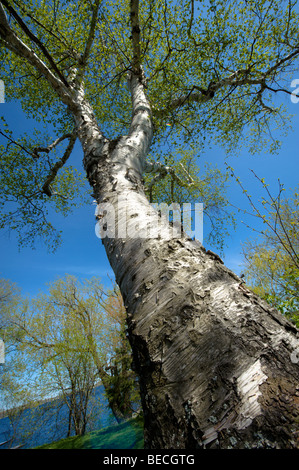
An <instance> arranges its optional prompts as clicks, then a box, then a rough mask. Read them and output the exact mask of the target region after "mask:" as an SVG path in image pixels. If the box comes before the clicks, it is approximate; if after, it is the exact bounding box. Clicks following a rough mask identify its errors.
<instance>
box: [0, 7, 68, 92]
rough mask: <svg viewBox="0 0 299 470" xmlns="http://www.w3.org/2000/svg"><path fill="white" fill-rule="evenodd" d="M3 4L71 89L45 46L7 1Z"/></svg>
mask: <svg viewBox="0 0 299 470" xmlns="http://www.w3.org/2000/svg"><path fill="white" fill-rule="evenodd" d="M1 3H3V5H5V7H6V8H7V10H8V11H9V13H11V14H12V16H13V17H14V18H15V20H16V21H17V22H18V23H19V25H20V26H21V28H22V30H23V31H24V33H25V34H26V35H27V36H28V37H29V38H30V39H31V40H32V41H33V42H34V43H35V44H36V45H37V46H38V47H39V48H40V50H41V51H42V52H43V54H44V56H45V57H46V58H47V59H48V61H49V64H50V65H51V67H52V69H53V70H54V71H55V72H56V74H57V75H58V77H59V78H60V80H61V81H62V82H63V83H64V85H65V86H66V87H69V84H68V82H67V81H66V79H65V77H64V76H63V74H62V73H61V72H60V70H59V69H58V67H57V65H56V64H55V62H54V60H53V58H52V56H51V55H50V53H49V52H48V51H47V49H46V48H45V46H44V45H43V43H42V42H41V41H40V40H39V39H38V38H37V37H36V36H35V35H34V34H33V33H32V32H31V31H30V29H29V28H28V26H27V25H26V24H25V23H24V21H23V20H22V18H21V17H20V16H19V15H18V13H17V12H16V10H15V9H14V8H13V7H12V6H11V5H9V3H8V2H7V1H6V0H2V1H1Z"/></svg>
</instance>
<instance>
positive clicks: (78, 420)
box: [2, 276, 136, 434]
mask: <svg viewBox="0 0 299 470" xmlns="http://www.w3.org/2000/svg"><path fill="white" fill-rule="evenodd" d="M112 295H113V292H112V291H111V292H110V293H109V292H105V291H104V290H103V287H102V286H101V285H100V283H99V279H96V278H94V279H91V280H86V281H83V282H79V281H78V280H77V279H76V278H74V277H73V276H66V277H65V278H64V279H58V280H57V281H55V282H53V283H52V284H51V285H50V286H49V294H47V295H46V294H40V295H38V296H37V297H36V298H34V299H29V300H28V299H25V300H23V301H22V302H20V303H19V305H16V306H15V308H14V309H10V313H9V315H8V317H7V323H8V327H7V341H8V342H9V343H11V344H14V345H15V347H14V350H13V351H12V352H11V354H10V356H9V357H8V361H7V367H6V372H5V374H4V377H3V381H2V385H3V388H2V396H3V397H5V396H6V397H7V399H8V397H11V398H12V397H13V400H14V407H16V406H17V405H18V406H19V405H20V404H22V403H25V404H26V405H27V407H28V403H29V400H30V402H31V403H34V402H37V401H38V402H39V401H40V400H43V399H45V398H48V397H55V396H58V395H59V396H60V397H61V399H62V400H63V402H64V403H65V404H66V405H67V407H68V409H69V434H70V433H71V432H72V431H74V432H75V433H76V434H84V432H85V429H86V425H87V423H88V421H89V420H90V419H91V418H92V416H91V415H90V413H91V412H92V407H89V408H88V405H89V403H90V400H91V399H92V395H93V390H94V388H95V386H96V385H98V384H99V381H100V380H101V381H102V383H103V385H104V387H105V390H106V391H107V392H109V394H108V399H109V398H111V400H110V401H109V403H110V405H111V406H112V411H113V412H114V413H115V411H117V412H118V414H117V417H118V415H122V413H123V412H124V411H126V416H128V415H131V414H132V406H131V402H130V400H131V399H133V398H134V399H135V398H136V392H135V394H133V391H135V390H136V384H135V382H134V379H133V378H132V373H131V372H130V369H126V371H121V374H120V377H119V380H118V385H119V387H120V388H122V390H123V391H122V393H121V396H119V395H117V396H116V394H117V393H118V391H119V390H118V388H119V387H118V388H115V387H114V388H113V387H112V386H110V385H111V381H112V378H113V374H109V373H108V372H107V371H106V370H105V369H107V368H108V369H109V366H112V365H113V364H114V363H117V362H118V361H125V364H126V366H128V360H129V357H130V350H129V349H128V345H127V344H126V342H128V341H127V339H126V340H125V339H124V337H123V336H121V330H122V334H123V331H124V321H125V315H124V307H123V306H122V304H121V298H120V296H118V298H117V301H118V303H117V302H115V298H116V297H115V296H114V298H113V299H112ZM121 307H122V310H121ZM118 308H119V310H117V309H118ZM119 352H121V353H122V356H121V357H120V358H119ZM129 377H130V380H131V381H129ZM124 380H125V386H124V385H123V382H124ZM132 381H133V382H132ZM133 386H134V390H133V391H131V390H130V387H133ZM126 392H130V393H129V394H128V396H126V399H127V402H126V406H127V408H128V407H129V410H130V412H131V413H129V410H128V409H127V408H126V409H125V410H124V404H123V398H124V393H126ZM129 405H130V406H129ZM88 409H90V410H91V411H90V412H87V410H88Z"/></svg>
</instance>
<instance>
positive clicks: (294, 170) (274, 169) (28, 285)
mask: <svg viewBox="0 0 299 470" xmlns="http://www.w3.org/2000/svg"><path fill="white" fill-rule="evenodd" d="M283 101H284V103H285V104H286V105H287V106H288V109H289V111H290V112H291V113H292V114H294V115H295V116H294V118H293V131H292V132H290V133H289V134H288V136H287V137H285V138H283V143H282V146H281V150H280V152H279V153H278V154H277V155H269V154H267V152H265V151H264V150H262V151H258V152H257V153H256V154H255V155H249V154H248V153H247V152H246V151H241V152H240V154H239V156H230V157H229V158H226V156H225V152H224V151H223V150H222V149H221V148H219V147H213V148H212V149H210V150H209V151H206V153H205V154H204V156H203V157H202V158H204V159H206V160H207V161H210V162H212V163H216V164H217V165H218V167H219V168H223V169H224V168H225V165H224V160H225V158H226V160H227V162H228V163H229V164H230V165H231V166H232V167H233V168H234V170H235V173H236V175H237V176H239V177H240V179H241V181H242V182H243V184H244V186H245V187H246V189H248V192H249V193H250V194H251V195H252V196H253V197H254V198H255V199H258V198H260V197H261V196H262V195H264V196H265V194H264V193H263V192H262V188H261V186H260V184H259V183H258V182H257V181H256V179H255V178H254V176H253V175H252V173H251V171H250V170H251V169H252V170H254V171H255V173H256V174H257V175H258V176H259V177H264V178H265V179H266V182H267V183H268V184H269V185H270V186H269V188H270V191H271V192H272V194H277V190H278V183H277V180H278V178H279V179H280V181H281V182H282V183H283V184H284V186H285V188H286V190H287V191H286V194H289V191H290V190H292V189H294V188H295V187H296V186H297V185H298V183H299V182H298V173H299V172H298V170H299V164H298V153H299V139H298V129H299V103H297V104H295V103H292V102H291V100H290V97H289V96H285V97H284V98H283ZM0 115H3V116H4V117H5V118H6V120H7V122H8V124H10V125H11V126H13V127H14V128H15V129H16V130H17V132H18V133H22V131H28V129H30V128H32V123H30V122H28V121H27V120H26V118H25V117H24V115H23V114H22V111H21V108H20V106H19V104H18V103H1V104H0ZM72 158H73V162H75V163H76V164H77V165H80V162H81V159H82V154H81V149H80V146H79V145H77V146H76V148H75V152H74V155H73V157H72ZM228 197H229V200H230V202H231V203H232V204H234V205H235V206H237V207H240V208H243V209H246V208H248V204H247V200H246V197H245V196H244V195H243V194H242V191H241V189H240V188H239V187H238V185H237V183H236V182H235V181H234V180H232V181H231V182H230V186H229V190H228ZM186 202H188V201H186ZM94 212H95V206H94V205H92V198H91V204H90V205H89V206H84V207H78V208H76V207H75V208H74V211H73V213H72V214H71V215H70V216H68V217H67V218H62V217H61V216H57V215H56V217H55V219H52V220H53V222H54V225H55V226H56V227H57V228H59V229H61V230H63V244H62V246H61V247H60V248H58V250H57V251H56V252H55V253H54V254H53V253H48V252H47V249H46V247H45V246H44V245H43V244H42V243H38V244H37V245H36V249H35V250H32V249H30V248H23V249H21V251H19V249H18V245H17V239H16V236H15V235H14V234H13V233H10V234H8V233H7V232H6V231H5V230H4V231H2V232H0V277H4V278H7V279H10V280H11V281H13V282H16V283H17V284H18V285H19V287H20V288H21V289H22V293H23V294H24V295H27V294H29V295H31V296H34V295H36V294H37V293H38V292H39V291H41V290H42V291H45V290H47V286H46V284H47V283H50V282H52V281H54V280H56V279H57V278H58V277H61V276H64V275H65V274H72V275H74V276H77V277H79V278H90V277H91V276H99V277H101V278H102V280H103V282H104V283H106V284H107V285H110V281H109V279H108V277H107V275H109V276H110V277H112V278H113V272H112V270H111V267H110V265H109V262H108V260H107V257H106V254H105V251H104V248H103V246H102V243H101V241H100V240H99V239H98V238H97V237H96V235H95V218H94ZM237 218H238V223H237V227H236V230H235V231H233V232H232V233H231V236H230V237H229V238H228V239H227V240H226V243H227V248H226V249H225V258H224V260H225V264H226V265H227V266H228V267H229V268H231V269H232V270H233V271H235V272H237V273H240V272H241V271H242V267H241V266H240V265H241V263H242V255H241V243H242V242H244V241H245V240H246V239H247V238H249V237H253V236H254V237H255V236H256V235H255V234H254V233H252V232H251V231H250V230H249V229H248V228H246V227H245V225H244V224H243V223H242V220H244V221H245V220H246V222H247V223H248V224H249V225H253V226H254V225H255V224H256V220H255V219H253V218H248V217H247V218H246V219H245V216H244V215H243V214H242V213H240V214H238V213H237ZM204 234H205V225H204ZM206 248H211V249H212V250H213V247H209V246H206ZM213 251H216V250H215V249H214V250H213Z"/></svg>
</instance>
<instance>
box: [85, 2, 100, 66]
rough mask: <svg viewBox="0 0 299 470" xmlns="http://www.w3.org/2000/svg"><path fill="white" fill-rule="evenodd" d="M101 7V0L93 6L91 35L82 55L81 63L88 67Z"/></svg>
mask: <svg viewBox="0 0 299 470" xmlns="http://www.w3.org/2000/svg"><path fill="white" fill-rule="evenodd" d="M99 6H100V0H96V2H95V4H94V6H93V13H92V18H91V21H90V28H89V34H88V38H87V41H86V44H85V50H84V52H83V55H82V60H81V63H82V65H83V66H86V64H87V60H88V57H89V54H90V51H91V47H92V44H93V41H94V36H95V30H96V24H97V17H98V11H99Z"/></svg>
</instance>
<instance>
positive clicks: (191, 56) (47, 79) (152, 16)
mask: <svg viewBox="0 0 299 470" xmlns="http://www.w3.org/2000/svg"><path fill="white" fill-rule="evenodd" d="M1 4H2V7H1V18H0V26H1V27H0V32H1V34H0V36H1V38H0V39H1V46H2V47H1V65H0V75H1V78H2V80H3V81H4V83H5V91H6V99H7V100H18V101H19V102H20V103H21V104H22V108H23V110H24V112H25V113H26V114H27V116H29V117H31V118H32V117H33V118H34V119H35V120H36V122H37V123H43V124H46V125H47V126H48V129H47V131H41V128H39V129H38V130H36V133H35V135H34V136H33V135H31V136H25V135H23V136H21V137H16V136H14V135H13V134H12V133H11V132H12V131H11V130H9V129H7V128H6V127H5V126H3V129H2V130H1V135H2V137H3V145H2V154H1V181H0V187H1V194H2V196H1V205H2V209H3V211H2V212H3V215H2V219H1V227H10V228H12V229H16V230H17V231H18V232H19V234H20V239H21V241H22V242H23V243H28V244H32V240H33V239H34V237H35V236H37V235H41V236H42V238H43V239H44V240H48V243H49V244H50V245H51V246H53V247H55V246H56V245H57V243H58V242H59V233H57V232H56V231H55V229H54V227H53V226H52V224H51V222H50V221H49V220H48V217H47V210H48V207H51V206H52V207H53V208H54V209H55V210H57V211H60V212H61V211H62V213H67V212H68V211H70V210H71V207H72V202H73V201H74V198H76V197H77V196H78V195H80V194H82V188H83V184H84V183H83V180H84V179H83V177H82V175H80V174H78V171H77V170H76V169H75V168H74V166H73V165H72V163H71V159H70V157H71V154H72V151H73V149H74V145H75V141H76V132H75V128H74V122H73V118H72V108H73V107H74V106H75V105H74V97H75V96H76V93H78V89H79V88H78V86H79V84H82V83H84V93H85V98H86V99H87V100H88V101H89V103H90V105H91V107H92V110H93V113H94V115H95V118H96V120H97V123H98V125H99V127H100V129H101V132H102V133H103V134H104V135H105V136H106V137H108V138H109V139H112V142H115V141H116V139H118V138H119V136H120V135H123V134H126V133H127V132H128V127H129V124H130V120H131V104H130V96H129V93H128V89H127V73H128V72H129V71H130V70H134V71H135V72H138V73H141V72H140V71H141V70H142V74H144V76H145V78H146V80H145V85H146V93H147V96H148V99H149V102H150V105H151V111H152V117H153V123H154V136H153V142H152V146H151V149H150V155H149V156H148V158H149V161H152V162H153V161H154V162H160V163H161V164H162V165H163V166H164V168H165V166H168V167H171V168H172V169H173V171H172V175H174V173H175V174H176V177H175V178H173V179H172V182H170V183H165V182H164V185H163V186H161V181H160V190H159V188H158V189H156V190H155V191H154V193H153V194H152V195H153V196H154V197H159V191H160V195H161V188H163V191H162V193H163V194H165V188H166V192H167V191H168V190H167V184H170V193H171V191H172V195H173V187H175V188H180V191H181V192H183V193H184V190H185V191H186V190H187V193H188V197H190V191H191V190H192V194H191V196H192V197H193V198H194V197H195V196H197V195H198V194H199V195H201V196H203V197H204V198H205V199H206V200H208V201H209V200H211V198H212V204H211V205H209V204H208V205H207V207H209V211H208V215H209V216H210V217H214V220H215V226H217V225H218V227H219V230H218V241H219V233H220V232H221V230H222V231H223V228H224V226H225V223H224V219H225V217H226V219H227V214H226V213H224V214H222V216H219V209H220V210H223V209H225V208H226V206H227V200H226V198H225V195H224V194H223V195H222V197H221V198H220V197H219V194H217V191H216V190H215V189H214V190H212V191H211V187H212V188H215V187H216V185H217V183H220V186H223V181H224V180H225V175H224V176H223V177H222V180H221V178H220V175H219V174H218V176H217V169H212V170H209V169H208V170H207V171H204V170H203V168H201V173H200V176H198V175H197V178H196V179H195V178H194V174H195V173H194V170H193V171H191V172H190V173H189V174H188V171H189V169H190V165H189V167H188V162H191V163H192V165H194V164H198V159H197V157H198V156H199V155H200V154H201V153H202V152H204V149H205V148H206V147H207V146H208V145H209V142H212V141H213V142H217V143H220V144H221V145H223V146H224V147H225V148H226V149H227V150H228V151H233V152H235V151H236V147H237V146H238V145H247V146H248V148H249V150H250V151H252V152H254V151H256V149H257V148H261V145H268V148H269V149H270V151H275V150H276V149H277V148H278V145H279V140H278V137H279V136H278V134H277V133H273V134H272V129H273V128H277V127H278V128H279V127H280V128H281V129H283V131H285V129H286V127H287V121H286V119H285V111H284V109H283V106H282V105H281V104H280V105H278V104H277V96H278V95H280V94H282V93H285V94H291V93H292V92H293V90H290V84H291V80H292V78H293V74H294V71H295V70H297V68H296V67H298V64H297V62H296V59H297V57H298V54H299V47H298V40H299V33H298V5H297V2H296V1H283V2H281V1H278V0H276V1H274V0H271V1H268V0H267V1H266V0H255V1H253V0H250V1H249V0H248V1H244V2H237V3H236V2H233V1H228V0H218V1H216V0H206V1H195V0H190V1H188V2H186V1H182V0H175V1H167V0H157V1H142V2H139V1H137V0H131V1H130V2H129V1H127V0H122V1H121V2H118V1H117V2H116V1H113V0H112V1H106V2H100V1H99V0H95V1H93V2H90V1H83V2H80V3H78V2H73V1H68V0H66V1H60V2H53V1H51V0H49V1H42V2H40V1H26V2H19V1H13V0H11V1H2V2H1ZM76 90H77V91H76ZM244 136H246V139H245V138H244ZM257 143H258V145H257ZM112 145H113V143H112ZM178 150H179V151H178ZM174 162H180V163H181V165H182V166H183V170H181V167H180V168H175V166H176V165H177V163H176V164H175V163H174ZM212 172H214V173H212ZM160 175H161V172H160ZM213 177H214V181H213ZM211 178H212V179H211ZM215 178H216V184H215ZM158 179H159V178H158ZM160 180H162V178H160ZM168 180H169V181H171V178H168ZM154 183H155V181H154V182H153V178H152V179H151V180H150V182H149V192H150V190H151V189H152V188H153V187H154ZM165 185H166V186H165ZM208 186H209V187H208ZM168 192H169V191H168ZM176 193H177V191H176ZM80 199H81V200H82V196H80ZM76 200H78V197H77V199H76ZM49 203H50V205H49ZM215 208H216V210H213V209H215ZM217 209H218V212H217ZM217 217H218V218H217ZM229 218H230V221H231V223H233V218H232V216H231V215H229ZM216 240H217V236H216ZM220 245H221V240H220Z"/></svg>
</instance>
